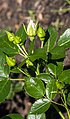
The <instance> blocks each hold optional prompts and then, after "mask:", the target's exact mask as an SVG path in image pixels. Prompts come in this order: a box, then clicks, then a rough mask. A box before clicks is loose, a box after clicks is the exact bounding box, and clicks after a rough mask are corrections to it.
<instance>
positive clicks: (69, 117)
mask: <svg viewBox="0 0 70 119" xmlns="http://www.w3.org/2000/svg"><path fill="white" fill-rule="evenodd" d="M63 97H64V106H65V109H66V111H67V115H68V119H70V112H69V110H68V106H67V103H66V96H65V94H64V93H63Z"/></svg>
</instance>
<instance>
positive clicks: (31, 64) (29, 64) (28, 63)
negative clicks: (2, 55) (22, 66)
mask: <svg viewBox="0 0 70 119" xmlns="http://www.w3.org/2000/svg"><path fill="white" fill-rule="evenodd" d="M26 65H27V67H29V66H33V63H32V62H31V61H30V60H29V59H27V60H26Z"/></svg>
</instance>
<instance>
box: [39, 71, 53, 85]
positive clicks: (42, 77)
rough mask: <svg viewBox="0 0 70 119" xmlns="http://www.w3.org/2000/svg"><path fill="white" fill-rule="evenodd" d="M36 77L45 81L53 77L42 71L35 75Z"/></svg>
mask: <svg viewBox="0 0 70 119" xmlns="http://www.w3.org/2000/svg"><path fill="white" fill-rule="evenodd" d="M37 78H39V79H40V80H43V81H44V82H45V83H48V82H49V81H50V80H52V79H53V77H52V76H51V75H50V74H47V73H42V74H40V75H37Z"/></svg>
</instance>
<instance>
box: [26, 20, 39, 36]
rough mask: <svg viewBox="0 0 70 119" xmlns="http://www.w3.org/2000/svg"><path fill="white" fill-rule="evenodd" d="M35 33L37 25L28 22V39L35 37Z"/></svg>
mask: <svg viewBox="0 0 70 119" xmlns="http://www.w3.org/2000/svg"><path fill="white" fill-rule="evenodd" d="M36 31H37V23H36V24H35V23H34V22H33V21H32V20H30V22H29V24H28V27H27V35H28V36H30V37H35V36H36Z"/></svg>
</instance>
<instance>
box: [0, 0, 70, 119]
mask: <svg viewBox="0 0 70 119" xmlns="http://www.w3.org/2000/svg"><path fill="white" fill-rule="evenodd" d="M67 8H70V5H69V4H68V3H67V2H66V1H65V0H0V29H9V30H12V31H14V32H16V31H17V29H18V28H19V27H20V26H21V24H22V23H26V24H27V23H28V21H29V20H30V19H37V20H38V21H39V23H40V24H41V25H42V26H43V27H44V28H45V29H47V27H48V26H49V25H53V26H54V27H55V28H56V29H57V31H58V33H59V34H62V32H63V31H65V30H66V29H67V28H70V10H68V11H65V12H63V11H62V9H67ZM60 9H61V12H60V11H59V10H60ZM56 10H57V11H56ZM67 53H68V54H67V57H66V60H65V61H64V62H65V64H66V63H67V65H70V50H68V52H67ZM16 96H17V97H19V98H18V99H19V100H21V101H17V102H16V101H14V100H13V101H6V102H4V103H3V104H1V105H0V117H2V116H4V115H6V114H8V113H12V112H18V113H21V114H22V115H23V116H26V115H27V113H28V110H29V108H30V106H31V102H30V98H29V97H28V96H27V95H24V96H23V97H22V98H21V96H19V95H18V94H16ZM16 96H15V98H16ZM32 100H33V99H32ZM19 102H20V103H19ZM16 103H17V104H16ZM18 104H19V105H18ZM26 104H27V105H26ZM17 105H18V106H17ZM20 105H21V106H20ZM22 105H23V106H22ZM14 106H15V108H13V107H14ZM19 107H20V108H19ZM3 111H4V112H3ZM53 112H54V113H53ZM48 114H50V111H48V113H47V119H56V118H57V119H60V117H59V116H57V117H56V116H55V115H57V113H56V112H55V110H53V109H52V107H51V116H48ZM52 117H53V118H52Z"/></svg>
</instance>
